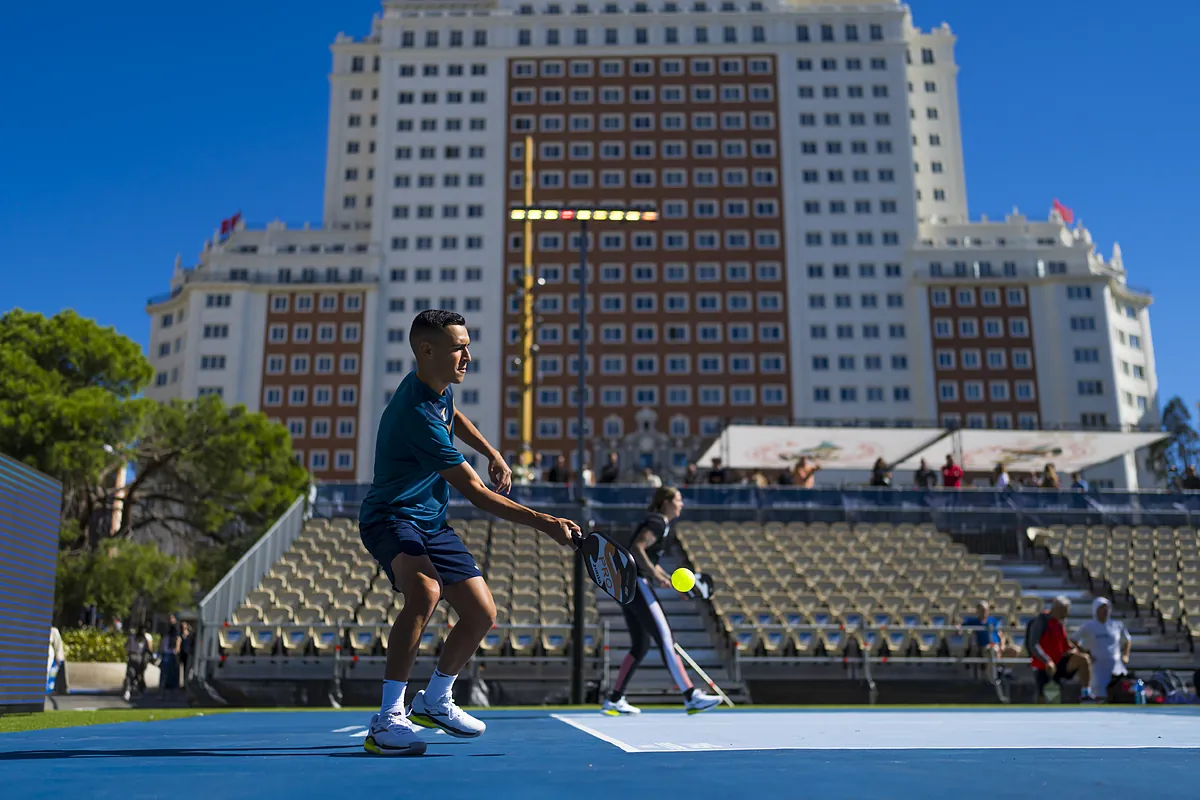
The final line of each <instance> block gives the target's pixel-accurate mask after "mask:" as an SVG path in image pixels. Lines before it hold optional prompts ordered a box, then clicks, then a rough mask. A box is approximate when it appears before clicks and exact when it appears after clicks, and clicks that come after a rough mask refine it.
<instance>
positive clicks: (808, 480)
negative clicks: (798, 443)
mask: <svg viewBox="0 0 1200 800" xmlns="http://www.w3.org/2000/svg"><path fill="white" fill-rule="evenodd" d="M820 469H821V465H820V464H818V463H817V462H816V461H814V460H813V459H811V458H809V457H808V456H800V460H799V461H797V462H796V466H795V468H794V469H793V470H792V484H793V485H794V486H797V487H799V488H801V489H811V488H813V484H814V483H816V481H817V472H818V471H820Z"/></svg>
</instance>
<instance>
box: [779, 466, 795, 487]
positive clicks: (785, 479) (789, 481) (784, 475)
mask: <svg viewBox="0 0 1200 800" xmlns="http://www.w3.org/2000/svg"><path fill="white" fill-rule="evenodd" d="M775 482H776V483H777V484H778V485H780V486H795V485H796V478H795V476H793V475H792V471H791V470H790V469H785V470H783V471H782V472H780V473H779V477H778V478H777V479H776V480H775Z"/></svg>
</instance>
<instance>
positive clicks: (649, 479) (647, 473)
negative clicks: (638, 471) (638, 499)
mask: <svg viewBox="0 0 1200 800" xmlns="http://www.w3.org/2000/svg"><path fill="white" fill-rule="evenodd" d="M642 480H643V481H644V482H645V483H646V485H647V486H653V487H654V488H655V489H657V488H658V487H660V486H662V478H660V477H658V476H657V475H655V474H654V470H653V469H651V468H650V467H646V468H645V469H644V470H642ZM600 482H601V483H603V482H604V479H603V478H601V479H600Z"/></svg>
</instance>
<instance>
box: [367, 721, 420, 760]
mask: <svg viewBox="0 0 1200 800" xmlns="http://www.w3.org/2000/svg"><path fill="white" fill-rule="evenodd" d="M419 731H420V728H418V727H417V726H416V725H414V724H412V722H410V721H409V720H408V719H407V718H406V717H405V716H404V715H403V714H386V715H385V714H376V715H375V716H373V717H371V724H370V725H369V726H368V727H367V738H366V739H365V740H363V750H366V751H367V752H368V753H373V754H375V755H377V756H420V755H424V754H425V741H424V740H423V739H421V737H420V734H419V733H418V732H419Z"/></svg>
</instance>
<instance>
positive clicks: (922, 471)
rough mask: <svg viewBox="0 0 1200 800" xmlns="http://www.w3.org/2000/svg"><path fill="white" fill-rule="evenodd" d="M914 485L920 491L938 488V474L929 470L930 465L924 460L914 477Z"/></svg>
mask: <svg viewBox="0 0 1200 800" xmlns="http://www.w3.org/2000/svg"><path fill="white" fill-rule="evenodd" d="M913 483H914V484H916V487H917V488H918V489H932V488H933V487H935V486H937V473H936V472H934V471H933V470H932V469H930V468H929V464H928V463H927V462H926V461H925V459H923V458H922V459H921V465H920V466H919V467H917V471H916V474H915V475H913Z"/></svg>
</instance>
